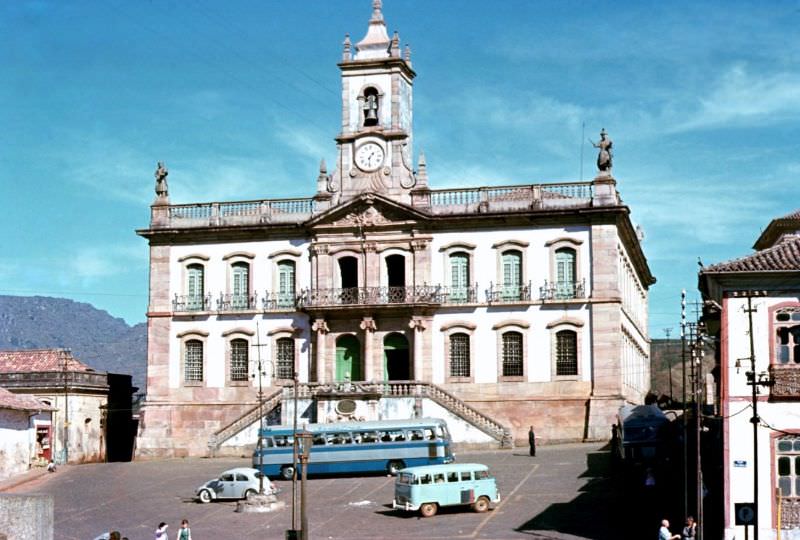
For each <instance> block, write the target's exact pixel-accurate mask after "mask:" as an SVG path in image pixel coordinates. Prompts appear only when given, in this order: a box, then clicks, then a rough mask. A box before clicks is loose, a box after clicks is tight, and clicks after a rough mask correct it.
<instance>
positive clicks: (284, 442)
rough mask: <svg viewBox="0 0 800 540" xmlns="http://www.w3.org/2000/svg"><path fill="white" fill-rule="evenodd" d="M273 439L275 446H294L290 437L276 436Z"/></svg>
mask: <svg viewBox="0 0 800 540" xmlns="http://www.w3.org/2000/svg"><path fill="white" fill-rule="evenodd" d="M274 438H275V446H292V445H293V444H294V440H293V439H292V436H291V435H276V436H275V437H274Z"/></svg>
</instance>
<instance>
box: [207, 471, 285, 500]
mask: <svg viewBox="0 0 800 540" xmlns="http://www.w3.org/2000/svg"><path fill="white" fill-rule="evenodd" d="M260 476H261V473H260V472H258V470H256V469H252V468H249V467H239V468H236V469H230V470H228V471H225V472H224V473H222V474H221V475H219V478H214V479H213V480H209V481H208V482H206V483H205V484H203V485H202V486H200V487H199V488H197V490H195V495H196V496H197V498H198V499H199V500H200V502H202V503H209V502H211V501H213V500H215V499H247V498H249V497H251V496H252V495H255V494H257V493H258V488H259V477H260ZM264 493H267V494H270V493H275V488H274V487H273V485H272V482H270V481H269V478H267V477H266V476H264Z"/></svg>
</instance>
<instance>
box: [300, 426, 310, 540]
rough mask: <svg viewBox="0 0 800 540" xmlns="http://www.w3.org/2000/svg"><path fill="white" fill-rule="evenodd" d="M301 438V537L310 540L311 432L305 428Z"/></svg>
mask: <svg viewBox="0 0 800 540" xmlns="http://www.w3.org/2000/svg"><path fill="white" fill-rule="evenodd" d="M297 437H298V439H299V440H300V448H301V452H300V455H299V456H298V458H299V460H300V467H301V468H302V469H301V471H302V476H301V477H300V478H301V479H300V538H301V539H302V540H308V538H309V534H308V518H307V516H306V477H307V475H308V457H309V454H310V453H311V437H312V435H311V433H310V432H309V431H306V430H303V431H301V432H300V433H298V434H297Z"/></svg>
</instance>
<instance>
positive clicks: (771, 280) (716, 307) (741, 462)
mask: <svg viewBox="0 0 800 540" xmlns="http://www.w3.org/2000/svg"><path fill="white" fill-rule="evenodd" d="M753 247H754V249H755V250H756V251H755V253H753V254H751V255H748V256H746V257H742V258H740V259H735V260H732V261H728V262H723V263H720V264H715V265H711V266H708V267H705V268H703V270H702V271H701V272H700V290H701V292H702V293H703V297H704V300H705V304H706V307H705V312H706V313H705V316H704V318H705V319H706V321H707V323H708V327H709V330H710V331H711V333H712V334H713V335H714V336H715V337H716V338H717V339H718V340H719V351H720V354H719V368H720V369H719V373H720V381H719V385H720V395H719V401H720V410H721V415H722V419H723V420H722V421H723V438H724V441H723V456H722V460H723V469H724V485H723V489H724V495H723V497H724V506H725V516H724V526H725V538H729V539H730V538H734V537H736V538H744V537H746V536H747V535H746V533H745V531H744V528H743V526H742V525H739V526H737V525H736V521H737V520H736V514H735V509H736V505H737V504H740V505H741V504H747V503H754V502H757V504H758V527H759V532H760V537H761V538H776V531H777V528H778V523H779V521H780V523H781V528H783V529H793V530H794V532H793V533H789V534H790V536H787V532H786V531H783V532H782V534H781V538H796V537H800V404H798V401H797V400H798V398H800V211H798V212H795V213H793V214H790V215H788V216H785V217H782V218H778V219H774V220H773V221H772V222H770V224H769V226H768V227H767V228H766V229H765V230H764V232H763V233H762V234H761V236H760V237H759V239H758V240H757V241H756V243H755V245H754V246H753ZM751 325H752V326H751ZM751 327H752V332H751V330H750V329H751ZM751 336H752V340H751ZM751 347H752V351H753V354H752V355H751ZM751 357H754V358H755V370H753V369H752V366H751ZM753 371H754V372H755V380H756V381H757V382H759V384H758V385H757V390H758V394H757V396H756V398H757V412H758V422H757V426H758V427H757V441H758V446H757V448H758V467H757V469H758V493H757V499H756V494H755V490H754V480H755V478H754V467H755V464H754V457H755V453H754V433H753V423H752V422H751V419H752V418H753V411H752V410H751V407H752V403H753V386H752V385H751V384H749V383H750V382H751V381H752V380H753V375H752V373H753ZM778 488H781V490H782V502H781V503H778V500H777V498H776V490H777V489H778ZM745 515H746V513H745ZM740 519H741V516H740ZM749 534H752V527H750V531H749ZM792 535H793V536H792Z"/></svg>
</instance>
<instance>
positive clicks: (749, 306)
mask: <svg viewBox="0 0 800 540" xmlns="http://www.w3.org/2000/svg"><path fill="white" fill-rule="evenodd" d="M756 311H757V309H756V308H754V307H753V296H752V295H751V294H748V295H747V309H746V310H745V312H746V313H747V324H748V334H749V337H750V373H747V379H748V382H749V384H751V385H752V386H753V395H752V400H753V401H752V405H753V416H752V417H751V418H750V422H751V423H752V424H753V510H754V511H755V515H754V516H753V539H754V540H758V423H759V422H760V420H761V419H760V418H759V417H758V396H757V395H756V394H757V390H758V386H757V385H756V381H757V377H756V351H755V343H754V340H753V313H755V312H756Z"/></svg>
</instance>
